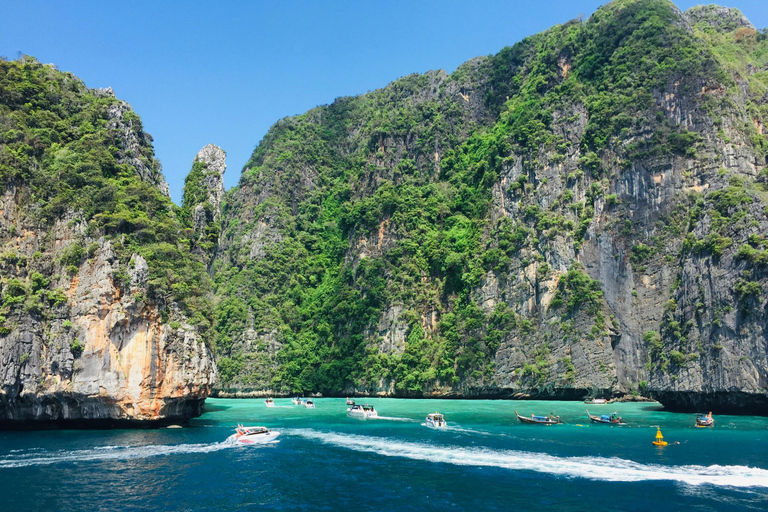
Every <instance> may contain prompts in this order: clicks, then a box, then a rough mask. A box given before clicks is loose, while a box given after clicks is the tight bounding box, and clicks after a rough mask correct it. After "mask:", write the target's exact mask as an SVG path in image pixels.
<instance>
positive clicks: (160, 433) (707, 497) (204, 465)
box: [0, 398, 768, 511]
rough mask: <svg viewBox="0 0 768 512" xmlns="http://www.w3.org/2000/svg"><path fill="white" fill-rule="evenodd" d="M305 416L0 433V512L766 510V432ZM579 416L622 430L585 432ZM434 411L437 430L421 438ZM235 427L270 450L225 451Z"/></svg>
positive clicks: (466, 407)
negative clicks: (659, 443) (262, 434)
mask: <svg viewBox="0 0 768 512" xmlns="http://www.w3.org/2000/svg"><path fill="white" fill-rule="evenodd" d="M315 402H316V404H317V407H316V409H314V410H312V409H305V408H303V407H301V406H293V405H291V402H290V400H288V399H276V400H275V403H276V405H277V406H276V407H274V408H267V407H265V405H264V402H263V401H262V400H213V399H211V400H208V401H207V402H206V412H205V414H204V415H203V416H202V417H200V418H198V419H195V420H193V421H191V422H190V425H189V427H188V428H183V429H160V430H101V431H44V432H0V491H2V492H1V493H0V510H8V511H17V510H18V511H21V510H25V511H26V510H51V511H55V510H73V511H75V510H121V511H134V510H179V511H185V510H227V511H233V510H262V509H264V510H353V509H354V510H393V511H399V510H404V511H405V510H423V509H425V508H428V509H434V510H441V511H452V510H513V509H518V508H520V507H526V508H540V507H553V506H556V507H559V509H560V510H595V509H600V510H653V511H665V510H681V509H683V508H685V509H687V510H766V509H768V418H759V417H743V416H716V417H715V420H716V425H715V427H714V428H707V429H702V428H698V429H697V428H693V423H694V416H693V415H690V414H674V413H668V412H664V411H662V410H660V407H659V406H658V404H611V405H602V406H595V405H593V406H585V404H581V403H576V402H537V401H524V402H519V401H518V402H511V401H494V400H478V401H468V400H397V399H370V400H368V401H367V402H368V403H371V404H373V405H374V406H375V407H376V409H377V410H378V412H379V415H380V416H382V417H381V418H379V419H369V420H360V419H354V418H349V417H347V416H346V414H345V411H346V406H345V404H344V400H343V399H336V398H326V399H324V398H319V399H316V401H315ZM365 402H366V400H358V403H365ZM585 408H589V409H590V412H592V413H593V414H606V413H610V412H613V411H614V410H616V411H618V412H619V414H620V415H621V416H622V417H623V418H624V420H625V421H626V422H627V423H629V424H630V425H629V426H627V427H611V426H608V425H592V424H590V423H589V420H588V418H587V416H586V412H585ZM515 409H517V411H518V412H520V414H522V415H528V416H530V414H531V413H536V414H549V413H550V412H552V411H554V412H555V414H558V415H560V417H561V419H562V420H563V421H564V422H565V423H566V424H564V425H554V426H538V425H523V424H520V423H519V422H518V421H517V420H516V419H515V416H514V412H513V411H514V410H515ZM435 411H439V412H441V413H443V414H444V415H445V418H446V420H447V421H448V424H449V429H447V430H444V431H438V430H433V429H429V428H427V427H426V426H424V417H425V416H426V415H427V413H430V412H435ZM237 423H244V424H246V425H248V424H250V425H264V426H268V427H270V428H272V429H274V430H276V431H280V432H281V435H280V437H279V438H278V440H277V441H276V442H274V443H271V444H268V445H261V446H235V445H232V444H230V443H227V442H225V440H226V438H227V437H228V436H229V435H230V434H231V433H233V428H234V426H235V425H236V424H237ZM651 425H660V426H661V427H662V432H663V433H664V437H665V440H667V441H669V442H670V443H671V444H670V446H668V447H666V448H657V447H654V446H653V445H652V444H651V441H653V439H654V435H655V433H656V429H655V428H653V427H651ZM676 442H677V443H679V444H673V443H676Z"/></svg>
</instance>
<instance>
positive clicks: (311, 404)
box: [303, 398, 315, 409]
mask: <svg viewBox="0 0 768 512" xmlns="http://www.w3.org/2000/svg"><path fill="white" fill-rule="evenodd" d="M303 404H304V407H306V408H307V409H314V408H315V402H313V401H312V399H311V398H307V399H306V400H304V402H303Z"/></svg>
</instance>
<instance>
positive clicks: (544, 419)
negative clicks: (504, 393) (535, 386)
mask: <svg viewBox="0 0 768 512" xmlns="http://www.w3.org/2000/svg"><path fill="white" fill-rule="evenodd" d="M515 416H517V419H518V420H520V422H521V423H534V424H536V425H557V424H559V423H562V421H560V416H555V415H554V414H550V415H549V416H536V415H535V414H531V417H530V418H529V417H528V416H520V415H519V414H517V411H515Z"/></svg>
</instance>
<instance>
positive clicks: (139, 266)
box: [0, 194, 216, 425]
mask: <svg viewBox="0 0 768 512" xmlns="http://www.w3.org/2000/svg"><path fill="white" fill-rule="evenodd" d="M3 199H6V201H0V202H3V203H6V202H10V203H13V202H15V201H13V199H11V198H9V197H8V195H7V194H6V197H5V198H3ZM9 199H10V201H9ZM4 206H11V205H4ZM6 211H11V212H12V211H13V208H12V207H11V208H10V209H8V208H6ZM67 224H69V225H67ZM78 231H80V228H79V226H78V225H77V224H76V223H72V222H71V221H70V222H68V223H67V220H66V219H64V220H62V221H60V222H58V223H57V224H56V226H55V228H54V229H53V233H54V237H55V239H54V241H53V245H54V248H55V249H54V250H58V251H60V250H62V249H64V248H65V247H66V246H67V245H69V244H70V243H72V241H73V240H74V239H75V234H77V233H78ZM24 243H25V244H27V245H28V246H29V247H23V248H22V247H21V242H18V244H19V245H18V246H16V247H14V248H13V250H16V251H18V252H19V253H22V254H23V253H26V252H30V253H31V252H34V251H35V250H38V245H39V244H42V243H43V242H42V241H40V240H38V239H37V237H36V235H35V234H34V233H27V236H25V237H24ZM49 243H50V242H49ZM5 249H6V250H7V249H8V244H6V247H5ZM118 270H122V271H123V272H127V274H128V275H129V277H130V285H129V286H128V287H127V289H126V290H124V292H123V293H121V290H120V288H118V287H117V286H116V285H115V282H114V279H113V275H114V273H115V272H116V271H118ZM62 274H63V273H62ZM148 275H149V268H148V267H147V263H146V261H145V260H144V259H143V258H142V257H141V256H138V255H134V257H133V258H132V260H131V262H130V264H129V265H128V267H127V268H126V267H125V265H122V268H121V265H120V263H119V262H118V260H117V258H116V257H115V254H114V252H113V250H112V247H111V245H110V243H109V242H108V241H104V240H103V239H100V240H99V241H98V249H96V250H95V252H94V253H93V257H92V258H90V259H88V260H87V261H86V262H85V263H83V264H82V265H81V267H80V268H79V271H78V273H77V275H74V276H67V275H58V276H56V278H57V279H58V281H56V282H54V283H53V284H54V285H55V287H56V288H59V289H62V290H64V292H65V296H66V302H65V303H63V304H61V305H60V306H59V307H58V308H54V309H52V310H51V311H46V316H47V317H49V319H48V320H46V321H38V320H35V315H25V314H23V313H21V312H20V313H18V316H17V318H16V319H15V320H16V322H15V323H16V325H17V327H16V328H15V329H13V330H12V331H11V332H10V333H6V335H5V336H0V363H2V364H0V385H1V386H2V387H1V388H0V424H6V425H8V424H9V423H13V422H23V421H45V420H54V421H61V420H76V421H82V422H85V423H88V422H90V421H92V420H97V421H98V420H101V421H110V420H118V421H121V420H122V421H125V420H127V421H139V422H141V421H156V420H177V419H184V418H186V417H190V416H195V415H198V414H200V412H201V407H202V403H203V401H204V400H205V398H206V397H207V396H208V394H209V392H210V389H211V386H212V385H213V383H214V382H215V379H216V370H215V365H214V362H213V356H212V354H211V352H210V349H209V348H208V347H207V345H206V344H205V342H204V341H203V340H202V339H201V338H200V336H199V335H198V333H197V331H196V330H195V328H194V327H193V326H191V325H189V324H188V323H186V322H185V321H183V319H184V318H185V317H184V315H183V314H182V313H181V312H180V311H178V310H177V309H175V305H171V306H170V308H171V310H172V315H171V316H172V317H173V318H174V319H175V320H176V322H174V323H173V326H174V327H175V328H174V327H171V325H170V324H169V323H168V322H167V321H166V322H163V320H162V319H161V314H160V311H159V310H158V307H157V306H156V305H154V304H152V303H150V302H147V301H146V300H145V299H144V297H145V296H146V284H147V278H148Z"/></svg>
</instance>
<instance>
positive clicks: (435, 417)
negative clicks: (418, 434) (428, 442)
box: [427, 412, 448, 428]
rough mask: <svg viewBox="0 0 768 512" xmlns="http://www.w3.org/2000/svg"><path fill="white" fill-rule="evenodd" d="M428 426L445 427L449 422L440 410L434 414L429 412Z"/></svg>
mask: <svg viewBox="0 0 768 512" xmlns="http://www.w3.org/2000/svg"><path fill="white" fill-rule="evenodd" d="M427 426H428V427H432V428H445V427H447V426H448V423H446V422H445V418H443V415H442V414H440V413H439V412H436V413H434V414H427Z"/></svg>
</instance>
